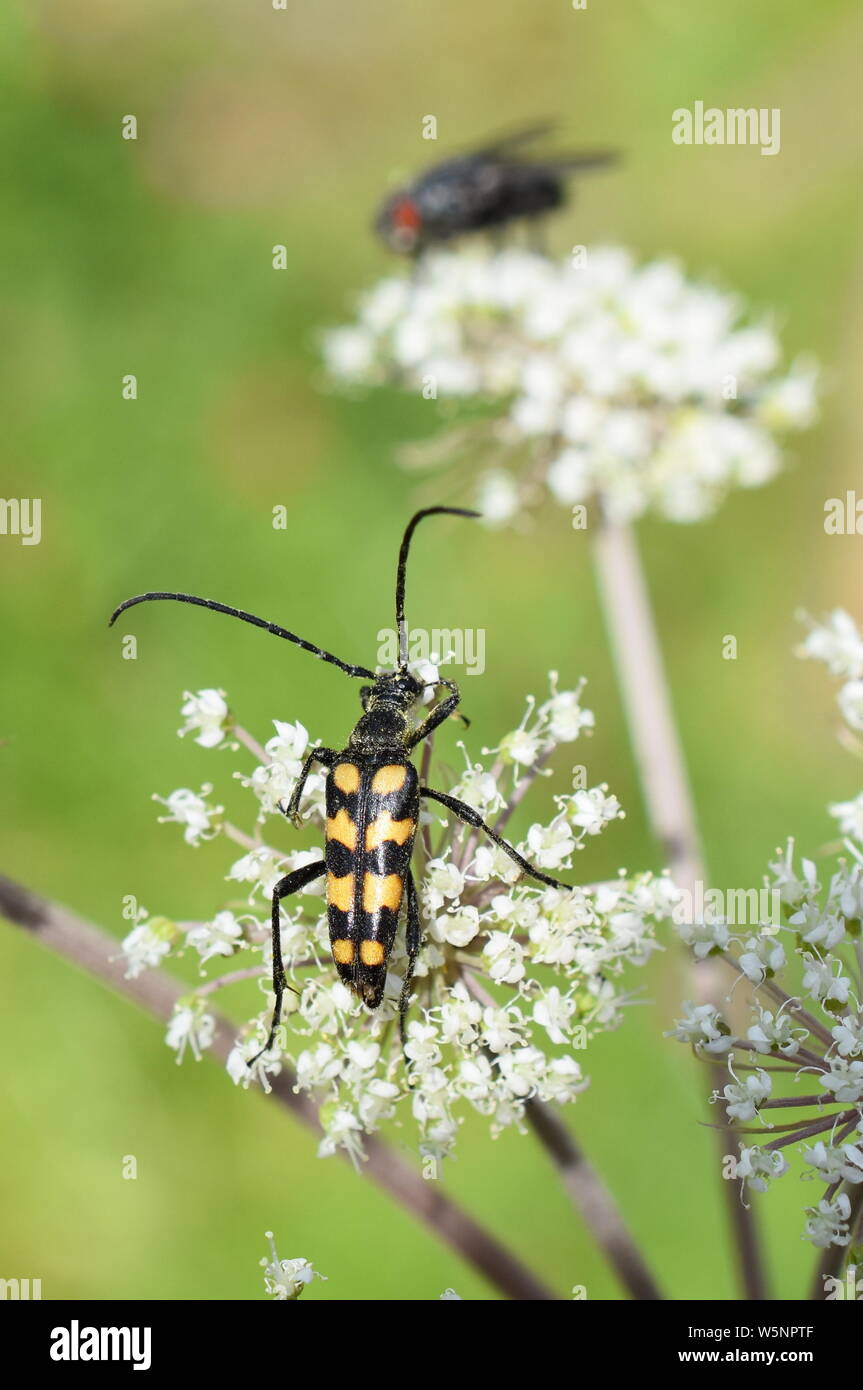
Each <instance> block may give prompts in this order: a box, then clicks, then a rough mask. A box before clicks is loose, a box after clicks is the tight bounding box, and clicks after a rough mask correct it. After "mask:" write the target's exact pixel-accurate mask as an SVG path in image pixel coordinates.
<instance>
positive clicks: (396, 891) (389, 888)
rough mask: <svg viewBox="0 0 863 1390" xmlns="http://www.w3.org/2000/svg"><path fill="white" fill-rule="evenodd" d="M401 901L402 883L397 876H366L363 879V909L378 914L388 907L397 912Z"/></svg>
mask: <svg viewBox="0 0 863 1390" xmlns="http://www.w3.org/2000/svg"><path fill="white" fill-rule="evenodd" d="M401 901H402V881H401V879H400V878H399V876H398V874H366V876H365V878H364V879H363V908H364V909H365V911H366V912H380V910H381V908H382V907H388V908H390V910H391V911H392V912H398V910H399V908H400V907H401Z"/></svg>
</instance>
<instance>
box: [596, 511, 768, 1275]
mask: <svg viewBox="0 0 863 1390" xmlns="http://www.w3.org/2000/svg"><path fill="white" fill-rule="evenodd" d="M593 556H594V565H595V572H596V577H597V584H598V588H599V592H600V596H601V600H602V607H603V611H604V615H605V622H606V627H607V629H608V633H609V637H610V641H611V647H612V652H613V656H614V661H615V667H616V670H617V676H618V681H619V685H620V689H621V694H622V698H623V704H624V710H625V713H626V719H627V724H628V727H629V732H630V738H631V740H632V746H633V751H634V754H635V759H636V763H637V766H638V773H639V781H640V784H641V791H642V796H643V797H644V803H645V806H646V809H647V814H648V818H649V820H650V824H651V826H652V828H653V831H654V834H655V835H656V838H657V840H658V841H659V845H660V848H661V851H662V855H663V860H664V862H665V863H666V864H667V866H668V868H669V870H670V872H671V876H672V878H673V880H674V882H675V884H676V885H677V887H678V888H680V889H682V890H684V891H685V892H687V893H688V894H689V895H690V901H691V902H694V900H695V893H696V885H697V884H699V883H701V884H704V882H705V878H706V873H705V866H704V858H703V853H702V848H701V841H700V837H699V833H698V826H697V821H696V816H695V810H694V806H693V801H692V794H691V791H690V788H689V779H688V777H687V773H686V764H685V760H684V756H683V750H682V747H681V743H680V739H679V736H678V732H677V725H676V722H675V718H674V712H673V709H672V705H671V696H670V692H669V689H668V681H667V678H666V675H665V669H664V664H663V660H662V651H661V648H660V645H659V637H658V634H657V630H656V623H655V621H654V616H653V608H652V605H651V602H650V596H649V593H648V589H647V584H646V581H645V577H644V570H643V568H642V564H641V559H640V556H639V553H638V546H637V543H636V540H635V536H634V535H633V532H632V529H631V527H629V526H627V525H625V524H622V523H619V522H613V521H611V520H609V519H608V518H605V517H603V518H602V520H601V522H600V524H599V526H598V527H597V528H595V530H594V549H593ZM692 987H693V993H694V995H695V998H696V1002H699V1003H713V1004H717V1005H718V1004H719V1003H720V1001H721V998H722V994H723V987H722V977H721V975H720V968H719V966H718V965H717V964H716V963H715V962H714V961H704V962H700V963H699V964H698V965H697V966H696V967H694V968H693V971H692ZM726 1083H727V1071H726V1069H725V1067H724V1066H722V1064H721V1063H718V1062H716V1063H711V1065H710V1084H711V1087H712V1089H713V1090H714V1091H716V1092H717V1093H719V1094H721V1092H722V1088H723V1086H724V1085H725V1084H726ZM717 1137H718V1142H719V1153H720V1159H724V1158H725V1156H726V1155H729V1154H734V1153H736V1152H737V1140H736V1136H735V1132H734V1128H733V1126H731V1125H729V1124H723V1125H722V1126H721V1127H719V1128H718V1136H717ZM721 1181H722V1189H723V1196H724V1200H725V1203H726V1209H727V1212H728V1216H729V1220H730V1224H731V1228H732V1231H733V1233H734V1239H735V1246H736V1251H737V1262H738V1273H739V1277H740V1282H741V1288H742V1290H743V1294H744V1297H745V1298H746V1299H748V1300H752V1301H760V1300H762V1299H765V1298H767V1297H768V1293H767V1286H766V1279H765V1273H764V1262H763V1258H762V1254H761V1250H760V1243H759V1240H758V1236H757V1232H756V1229H755V1219H754V1215H753V1213H752V1210H751V1208H748V1207H746V1206H744V1204H743V1202H742V1201H741V1200H740V1198H739V1195H738V1191H737V1184H736V1183H734V1182H730V1181H727V1180H725V1179H722V1180H721Z"/></svg>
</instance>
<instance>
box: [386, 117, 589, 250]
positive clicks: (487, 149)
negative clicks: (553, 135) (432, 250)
mask: <svg viewBox="0 0 863 1390" xmlns="http://www.w3.org/2000/svg"><path fill="white" fill-rule="evenodd" d="M552 129H553V126H552V124H551V123H550V122H546V123H544V124H543V125H538V126H532V127H530V128H529V129H527V130H522V131H518V132H515V133H513V134H510V135H504V136H500V137H499V138H497V139H495V140H493V141H491V142H489V143H488V144H487V145H484V146H482V147H481V148H480V149H478V150H474V151H472V152H471V153H469V154H461V155H455V156H452V157H451V158H449V159H445V160H442V161H441V163H439V164H433V165H432V166H431V167H430V168H428V169H425V170H424V171H423V172H422V173H420V174H418V175H417V177H416V178H415V179H414V180H413V181H412V182H411V183H408V184H406V185H405V186H404V187H403V188H399V189H397V190H396V192H395V193H391V194H390V195H389V196H388V197H387V199H386V201H385V202H384V203H383V205H382V207H381V208H380V211H379V212H378V215H377V217H376V219H375V231H376V232H377V233H378V235H379V236H380V237H381V238H382V239H383V240H384V241H385V242H386V244H387V245H388V246H389V247H390V249H391V250H392V251H398V252H400V253H401V254H402V255H408V256H418V255H419V254H420V253H421V252H422V251H424V250H425V249H426V248H427V247H429V246H435V245H439V244H440V243H442V242H447V241H451V240H452V239H453V238H454V237H459V236H463V235H465V234H466V233H470V232H485V231H492V232H494V231H499V230H501V229H502V228H504V227H506V226H507V225H508V224H509V223H510V222H516V221H522V220H524V221H528V222H532V221H535V219H537V218H540V217H543V216H544V215H545V214H546V213H549V212H552V211H554V209H555V208H559V207H561V206H562V205H563V204H564V202H565V201H566V196H567V180H568V179H569V178H570V177H571V176H572V175H573V174H577V173H579V172H581V171H582V170H586V169H598V168H603V167H605V166H607V165H609V164H611V163H613V162H614V160H615V159H616V158H617V155H616V154H615V153H614V152H613V151H611V150H597V151H582V152H581V153H576V154H548V155H546V156H545V157H543V158H536V159H528V158H523V157H522V155H521V153H520V151H521V149H522V147H523V146H525V145H528V144H530V143H532V142H533V141H534V140H537V139H539V138H540V137H541V136H544V135H547V134H548V133H549V132H550V131H551V130H552Z"/></svg>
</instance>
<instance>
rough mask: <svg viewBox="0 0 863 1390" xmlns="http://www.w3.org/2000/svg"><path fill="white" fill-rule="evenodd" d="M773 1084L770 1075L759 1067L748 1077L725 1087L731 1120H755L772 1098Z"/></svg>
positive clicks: (724, 1092) (727, 1107)
mask: <svg viewBox="0 0 863 1390" xmlns="http://www.w3.org/2000/svg"><path fill="white" fill-rule="evenodd" d="M772 1090H773V1083H772V1082H771V1079H770V1075H769V1073H768V1072H766V1071H762V1069H761V1068H760V1067H759V1068H758V1070H757V1071H754V1072H752V1073H751V1074H750V1075H749V1076H747V1077H746V1079H745V1081H742V1082H740V1081H737V1082H734V1083H733V1084H729V1085H728V1086H725V1087H723V1092H722V1094H723V1095H724V1097H725V1100H726V1102H727V1103H726V1106H725V1109H726V1112H727V1114H728V1118H729V1119H730V1120H741V1121H746V1120H753V1119H754V1118H755V1116H756V1115H757V1114H758V1111H759V1109H760V1107H761V1106H762V1105H763V1104H764V1102H765V1100H768V1099H769V1098H770V1095H771V1092H772Z"/></svg>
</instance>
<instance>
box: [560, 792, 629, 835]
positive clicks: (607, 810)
mask: <svg viewBox="0 0 863 1390" xmlns="http://www.w3.org/2000/svg"><path fill="white" fill-rule="evenodd" d="M566 814H567V816H568V817H569V820H570V823H571V824H572V825H574V826H576V827H577V828H578V829H579V830H583V831H584V833H585V835H599V834H600V833H601V832H602V831H603V830H604V829H605V827H606V825H608V824H609V823H610V822H611V821H613V820H618V819H619V818H622V816H623V811H622V810H621V807H620V802H619V801H618V799H617V797H616V796H609V795H608V788H607V787H605V786H602V787H591V788H590V789H589V790H586V791H576V792H574V793H573V795H572V796H571V797H569V798H568V801H567V805H566Z"/></svg>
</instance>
